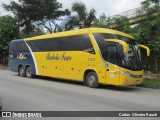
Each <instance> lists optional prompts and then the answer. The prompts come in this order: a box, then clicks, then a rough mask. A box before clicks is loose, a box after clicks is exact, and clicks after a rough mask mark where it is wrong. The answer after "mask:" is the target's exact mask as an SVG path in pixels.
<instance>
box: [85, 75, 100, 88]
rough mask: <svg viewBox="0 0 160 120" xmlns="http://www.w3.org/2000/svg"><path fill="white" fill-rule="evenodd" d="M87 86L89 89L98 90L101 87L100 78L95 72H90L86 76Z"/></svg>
mask: <svg viewBox="0 0 160 120" xmlns="http://www.w3.org/2000/svg"><path fill="white" fill-rule="evenodd" d="M86 84H87V86H88V87H91V88H97V87H98V86H99V83H98V76H97V74H96V73H95V72H89V73H88V74H87V75H86Z"/></svg>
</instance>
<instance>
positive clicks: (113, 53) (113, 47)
mask: <svg viewBox="0 0 160 120" xmlns="http://www.w3.org/2000/svg"><path fill="white" fill-rule="evenodd" d="M117 48H118V46H117V43H109V42H107V43H106V59H105V60H106V61H108V62H110V63H113V64H116V65H119V53H118V49H117Z"/></svg>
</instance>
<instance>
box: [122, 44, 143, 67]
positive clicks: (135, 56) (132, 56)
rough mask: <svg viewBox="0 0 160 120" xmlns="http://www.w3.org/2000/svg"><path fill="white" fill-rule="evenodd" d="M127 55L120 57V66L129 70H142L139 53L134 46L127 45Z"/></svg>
mask: <svg viewBox="0 0 160 120" xmlns="http://www.w3.org/2000/svg"><path fill="white" fill-rule="evenodd" d="M128 46H129V50H128V53H123V54H124V55H122V66H123V67H124V68H127V69H130V70H142V65H141V60H140V53H139V49H138V47H137V46H136V45H131V44H129V45H128Z"/></svg>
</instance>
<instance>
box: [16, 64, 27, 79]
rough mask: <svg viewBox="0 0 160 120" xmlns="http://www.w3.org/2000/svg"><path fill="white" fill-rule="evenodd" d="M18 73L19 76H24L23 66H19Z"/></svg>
mask: <svg viewBox="0 0 160 120" xmlns="http://www.w3.org/2000/svg"><path fill="white" fill-rule="evenodd" d="M18 75H19V76H21V77H25V76H26V74H25V69H24V67H23V66H21V67H20V68H19V70H18Z"/></svg>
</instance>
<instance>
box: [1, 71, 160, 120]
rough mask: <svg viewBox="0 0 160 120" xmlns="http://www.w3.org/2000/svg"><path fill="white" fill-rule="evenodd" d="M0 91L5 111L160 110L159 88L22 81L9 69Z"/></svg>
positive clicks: (44, 80)
mask: <svg viewBox="0 0 160 120" xmlns="http://www.w3.org/2000/svg"><path fill="white" fill-rule="evenodd" d="M0 91H1V92H2V103H3V109H2V111H160V90H158V89H148V88H140V87H135V86H131V87H120V88H119V87H113V86H101V87H100V88H98V89H94V88H88V87H86V86H84V85H83V84H82V83H77V82H71V81H66V80H57V79H51V78H41V77H40V78H34V79H29V78H23V77H19V76H17V74H16V73H13V72H10V71H7V70H0ZM81 119H82V118H81ZM88 119H89V118H88ZM134 119H135V118H134ZM144 119H146V118H144ZM150 119H151V118H149V120H150ZM154 119H155V118H154Z"/></svg>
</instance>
